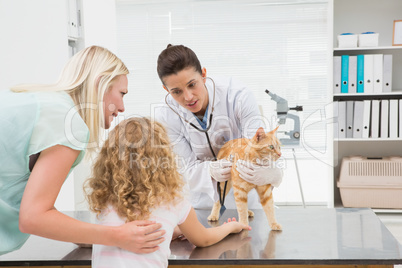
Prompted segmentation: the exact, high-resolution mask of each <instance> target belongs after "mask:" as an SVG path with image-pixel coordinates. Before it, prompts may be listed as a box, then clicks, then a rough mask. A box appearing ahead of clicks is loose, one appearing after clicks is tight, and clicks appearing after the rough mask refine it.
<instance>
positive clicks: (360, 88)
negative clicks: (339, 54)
mask: <svg viewBox="0 0 402 268" xmlns="http://www.w3.org/2000/svg"><path fill="white" fill-rule="evenodd" d="M356 92H357V93H364V55H357V88H356Z"/></svg>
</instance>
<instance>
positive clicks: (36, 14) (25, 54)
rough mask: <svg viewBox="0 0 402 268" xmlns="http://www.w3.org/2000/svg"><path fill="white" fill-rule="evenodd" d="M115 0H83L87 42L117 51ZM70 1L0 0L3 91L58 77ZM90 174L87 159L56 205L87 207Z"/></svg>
mask: <svg viewBox="0 0 402 268" xmlns="http://www.w3.org/2000/svg"><path fill="white" fill-rule="evenodd" d="M114 6H115V2H114V0H103V1H96V0H83V1H82V8H83V13H82V24H83V25H84V28H83V36H84V37H85V38H84V39H83V40H82V41H83V45H84V47H87V46H90V45H100V46H103V47H106V48H108V49H109V50H111V51H113V52H115V50H116V34H115V25H116V20H115V7H114ZM67 21H68V20H67V0H57V1H55V0H35V1H32V0H0V32H1V34H2V38H1V39H0V40H1V42H0V90H4V89H7V88H9V87H10V86H12V85H15V84H21V83H53V82H56V81H57V79H58V77H59V75H60V73H61V71H62V69H63V67H64V65H65V64H66V62H67V61H68V58H69V48H68V37H67ZM89 173H90V163H87V162H83V163H82V164H80V165H79V166H78V167H77V168H76V169H75V171H74V172H73V173H72V174H71V175H70V177H69V178H67V180H66V182H65V183H64V185H63V187H62V189H61V192H60V194H59V197H58V199H57V201H56V207H57V208H58V209H59V210H74V209H75V210H79V209H86V207H87V206H86V203H85V201H84V196H83V192H82V184H83V182H84V180H85V179H86V178H87V176H88V175H89Z"/></svg>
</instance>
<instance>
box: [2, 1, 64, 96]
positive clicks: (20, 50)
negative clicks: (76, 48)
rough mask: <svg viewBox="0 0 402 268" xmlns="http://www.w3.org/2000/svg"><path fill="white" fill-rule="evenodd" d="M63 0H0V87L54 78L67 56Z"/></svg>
mask: <svg viewBox="0 0 402 268" xmlns="http://www.w3.org/2000/svg"><path fill="white" fill-rule="evenodd" d="M66 22H67V13H66V3H65V1H54V0H35V1H32V0H0V33H1V35H2V37H1V39H0V40H1V42H0V77H1V79H0V89H6V88H8V87H10V86H12V85H14V84H20V83H51V82H55V81H56V80H57V78H58V77H59V74H60V72H61V70H62V68H63V66H64V64H65V63H66V62H67V60H68V43H67V24H66Z"/></svg>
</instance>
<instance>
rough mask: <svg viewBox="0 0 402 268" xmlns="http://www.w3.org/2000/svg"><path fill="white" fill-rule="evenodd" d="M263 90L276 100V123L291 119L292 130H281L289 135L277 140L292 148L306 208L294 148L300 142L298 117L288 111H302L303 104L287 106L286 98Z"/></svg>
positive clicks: (304, 205) (283, 122) (282, 123)
mask: <svg viewBox="0 0 402 268" xmlns="http://www.w3.org/2000/svg"><path fill="white" fill-rule="evenodd" d="M265 92H266V93H267V94H268V95H269V96H271V99H272V100H273V101H275V102H276V114H277V116H278V124H281V125H284V124H285V123H286V119H287V118H289V119H291V120H293V130H290V131H283V133H285V135H287V136H289V138H286V139H279V140H280V142H281V143H282V144H283V145H285V146H286V145H289V147H290V148H292V152H293V159H294V161H295V168H296V174H297V180H298V182H299V189H300V196H301V199H302V202H303V207H304V208H306V202H305V201H304V194H303V187H302V183H301V179H300V173H299V166H298V165H297V159H296V152H295V148H294V147H295V146H296V145H299V144H300V119H299V116H298V115H295V114H289V113H288V112H289V111H290V110H294V111H297V112H300V111H303V106H296V107H291V108H289V106H288V101H287V100H285V99H284V98H281V97H279V96H278V95H276V94H274V93H272V92H269V90H268V89H266V90H265Z"/></svg>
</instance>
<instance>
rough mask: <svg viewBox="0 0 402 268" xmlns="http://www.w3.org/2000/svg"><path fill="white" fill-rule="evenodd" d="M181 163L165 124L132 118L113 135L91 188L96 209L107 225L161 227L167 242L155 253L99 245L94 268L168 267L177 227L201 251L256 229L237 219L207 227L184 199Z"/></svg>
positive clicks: (95, 249) (90, 181)
mask: <svg viewBox="0 0 402 268" xmlns="http://www.w3.org/2000/svg"><path fill="white" fill-rule="evenodd" d="M175 161H176V160H175V156H174V154H173V152H172V149H171V145H170V142H169V138H168V136H167V133H166V131H165V129H164V128H163V126H162V125H161V124H160V123H157V122H153V121H151V120H149V119H148V118H142V117H141V118H140V117H136V118H130V119H126V120H124V121H123V122H121V123H120V124H119V125H117V126H116V127H115V128H114V129H113V130H112V131H111V132H110V133H109V137H108V139H107V140H106V142H105V143H104V145H103V148H102V149H101V152H100V154H99V156H98V158H97V160H96V163H95V165H94V167H93V176H92V177H91V178H89V179H88V181H87V184H86V189H85V190H86V193H87V198H88V201H89V205H90V209H91V210H92V211H94V212H96V213H97V215H98V220H99V222H100V224H103V225H109V226H118V225H121V224H124V223H125V222H130V221H134V220H152V221H157V222H160V223H161V224H162V228H163V229H164V230H165V231H166V234H165V237H166V239H165V241H164V242H163V243H161V244H160V249H159V250H158V251H156V252H153V253H150V254H135V253H131V252H129V251H126V250H123V249H121V248H118V247H111V246H103V245H94V247H93V255H92V267H97V266H98V265H101V264H102V266H103V267H167V265H168V257H169V255H170V249H169V245H170V240H171V238H172V235H173V231H174V228H175V227H176V226H177V225H178V226H179V228H180V231H182V232H183V234H184V235H185V236H186V238H187V239H188V240H189V241H190V242H191V243H193V244H194V245H196V246H200V247H205V246H209V245H212V244H215V243H217V242H219V241H220V240H222V239H223V238H224V237H226V236H227V235H228V234H230V233H238V232H240V231H241V230H243V229H246V230H250V227H249V226H246V225H243V224H240V223H239V222H236V221H235V220H234V221H233V220H232V221H231V220H229V221H228V223H227V224H224V225H221V226H219V227H214V228H205V227H204V226H203V225H202V224H201V223H200V222H199V221H198V219H197V215H196V213H195V211H194V209H193V208H192V207H191V205H190V203H189V202H187V201H186V200H185V198H184V197H183V194H182V190H183V186H184V183H183V180H182V177H181V175H180V174H179V173H178V171H177V165H176V162H175ZM135 264H138V266H135Z"/></svg>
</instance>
